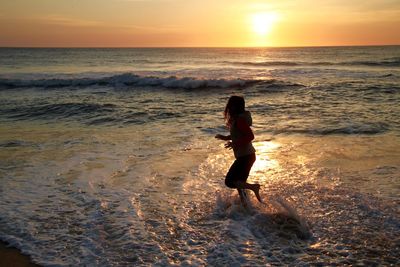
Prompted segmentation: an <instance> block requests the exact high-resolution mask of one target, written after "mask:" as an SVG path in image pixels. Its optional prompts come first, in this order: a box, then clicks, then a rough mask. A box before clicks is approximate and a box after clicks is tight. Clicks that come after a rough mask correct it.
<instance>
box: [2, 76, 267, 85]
mask: <svg viewBox="0 0 400 267" xmlns="http://www.w3.org/2000/svg"><path fill="white" fill-rule="evenodd" d="M260 82H262V80H256V79H197V78H193V77H183V78H178V77H176V76H170V77H156V76H140V75H136V74H132V73H125V74H119V75H114V76H109V77H102V78H75V79H58V78H57V79H31V80H23V79H0V88H6V89H10V88H11V89H12V88H35V87H42V88H61V87H89V86H95V85H104V86H113V87H123V86H145V87H147V86H151V87H155V86H159V87H164V88H180V89H197V88H231V87H246V86H249V85H252V84H256V83H260Z"/></svg>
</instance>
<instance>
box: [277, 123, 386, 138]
mask: <svg viewBox="0 0 400 267" xmlns="http://www.w3.org/2000/svg"><path fill="white" fill-rule="evenodd" d="M388 130H389V126H388V125H387V124H386V123H382V122H379V123H369V124H354V125H348V126H337V127H334V126H332V127H324V128H319V129H318V128H311V129H278V130H274V131H273V133H274V134H311V135H353V134H360V135H375V134H381V133H385V132H387V131H388Z"/></svg>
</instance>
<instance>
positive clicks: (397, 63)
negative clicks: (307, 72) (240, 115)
mask: <svg viewBox="0 0 400 267" xmlns="http://www.w3.org/2000/svg"><path fill="white" fill-rule="evenodd" d="M223 63H224V64H228V65H239V66H253V67H274V66H276V67H279V66H288V67H290V66H292V67H294V66H369V67H400V58H390V59H385V60H381V61H372V60H371V61H343V62H326V61H317V62H302V61H298V62H296V61H261V62H252V61H243V62H242V61H233V62H231V61H224V62H223Z"/></svg>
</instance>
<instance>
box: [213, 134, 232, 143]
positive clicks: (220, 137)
mask: <svg viewBox="0 0 400 267" xmlns="http://www.w3.org/2000/svg"><path fill="white" fill-rule="evenodd" d="M215 138H217V139H220V140H225V141H227V140H231V139H232V138H231V136H230V135H222V134H217V135H215Z"/></svg>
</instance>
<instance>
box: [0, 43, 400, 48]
mask: <svg viewBox="0 0 400 267" xmlns="http://www.w3.org/2000/svg"><path fill="white" fill-rule="evenodd" d="M380 46H400V44H372V45H300V46H0V49H2V48H32V49H34V48H37V49H52V48H54V49H74V48H76V49H84V48H86V49H107V48H108V49H118V48H119V49H124V48H125V49H132V48H141V49H144V48H146V49H152V48H153V49H156V48H162V49H166V48H167V49H168V48H171V49H174V48H175V49H176V48H181V49H182V48H221V49H226V48H232V49H234V48H238V49H239V48H241V49H242V48H324V47H325V48H329V47H380Z"/></svg>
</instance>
